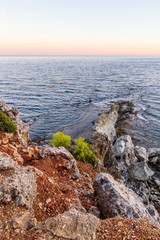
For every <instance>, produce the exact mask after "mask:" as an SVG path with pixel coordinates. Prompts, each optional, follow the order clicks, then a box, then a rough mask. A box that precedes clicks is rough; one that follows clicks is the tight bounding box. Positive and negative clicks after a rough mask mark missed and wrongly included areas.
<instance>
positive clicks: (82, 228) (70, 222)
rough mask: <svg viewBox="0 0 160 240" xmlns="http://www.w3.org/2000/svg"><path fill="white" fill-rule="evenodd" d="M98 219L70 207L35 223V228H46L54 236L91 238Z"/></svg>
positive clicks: (88, 239)
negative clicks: (52, 216)
mask: <svg viewBox="0 0 160 240" xmlns="http://www.w3.org/2000/svg"><path fill="white" fill-rule="evenodd" d="M99 223H100V220H99V219H98V218H97V217H95V216H93V215H92V214H86V213H83V212H80V211H78V210H76V209H70V210H69V211H67V212H64V213H63V214H59V215H58V216H56V217H55V218H49V219H47V220H46V221H45V222H42V223H39V224H37V226H36V227H35V229H36V230H42V231H45V230H47V231H48V232H50V234H51V235H52V236H54V237H59V238H61V237H62V238H65V239H73V240H74V239H77V240H91V239H94V238H95V237H96V230H97V227H98V225H99Z"/></svg>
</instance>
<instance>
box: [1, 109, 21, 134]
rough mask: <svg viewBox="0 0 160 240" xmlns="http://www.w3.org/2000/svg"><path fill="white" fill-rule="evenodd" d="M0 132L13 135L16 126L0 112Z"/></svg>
mask: <svg viewBox="0 0 160 240" xmlns="http://www.w3.org/2000/svg"><path fill="white" fill-rule="evenodd" d="M0 130H1V131H4V132H8V133H15V132H16V130H17V126H16V124H15V123H14V122H12V120H11V119H10V117H8V116H7V115H6V114H5V113H3V112H2V111H1V110H0Z"/></svg>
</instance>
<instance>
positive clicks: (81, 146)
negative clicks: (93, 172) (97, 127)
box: [72, 137, 98, 165]
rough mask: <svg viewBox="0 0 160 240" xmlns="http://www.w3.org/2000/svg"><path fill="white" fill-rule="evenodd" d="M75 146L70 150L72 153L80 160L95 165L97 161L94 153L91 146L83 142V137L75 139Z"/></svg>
mask: <svg viewBox="0 0 160 240" xmlns="http://www.w3.org/2000/svg"><path fill="white" fill-rule="evenodd" d="M75 143H76V146H75V148H74V149H73V151H72V155H73V156H74V157H75V158H76V159H77V160H80V161H85V162H89V163H92V164H93V165H95V164H96V163H98V159H97V157H96V155H95V154H94V153H93V151H92V147H91V146H90V145H89V144H88V143H87V142H85V139H84V138H81V137H80V138H78V139H75Z"/></svg>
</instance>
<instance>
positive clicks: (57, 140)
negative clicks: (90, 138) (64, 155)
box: [50, 132, 71, 149]
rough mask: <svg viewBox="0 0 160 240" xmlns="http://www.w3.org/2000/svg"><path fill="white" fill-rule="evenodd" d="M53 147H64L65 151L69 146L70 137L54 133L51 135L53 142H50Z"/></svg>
mask: <svg viewBox="0 0 160 240" xmlns="http://www.w3.org/2000/svg"><path fill="white" fill-rule="evenodd" d="M50 142H51V143H52V146H53V147H60V146H62V147H64V148H66V149H68V148H69V146H70V145H71V137H70V136H69V135H65V134H64V133H62V132H56V133H54V134H53V140H51V141H50Z"/></svg>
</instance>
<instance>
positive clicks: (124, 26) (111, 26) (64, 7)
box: [0, 0, 160, 56]
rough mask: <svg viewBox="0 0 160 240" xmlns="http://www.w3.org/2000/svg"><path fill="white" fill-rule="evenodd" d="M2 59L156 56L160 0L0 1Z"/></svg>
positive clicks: (159, 52)
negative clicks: (14, 57)
mask: <svg viewBox="0 0 160 240" xmlns="http://www.w3.org/2000/svg"><path fill="white" fill-rule="evenodd" d="M0 55H93V56H94V55H95V56H96V55H99V56H101V55H102V56H128V55H129V56H160V0H130V1H129V0H0Z"/></svg>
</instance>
